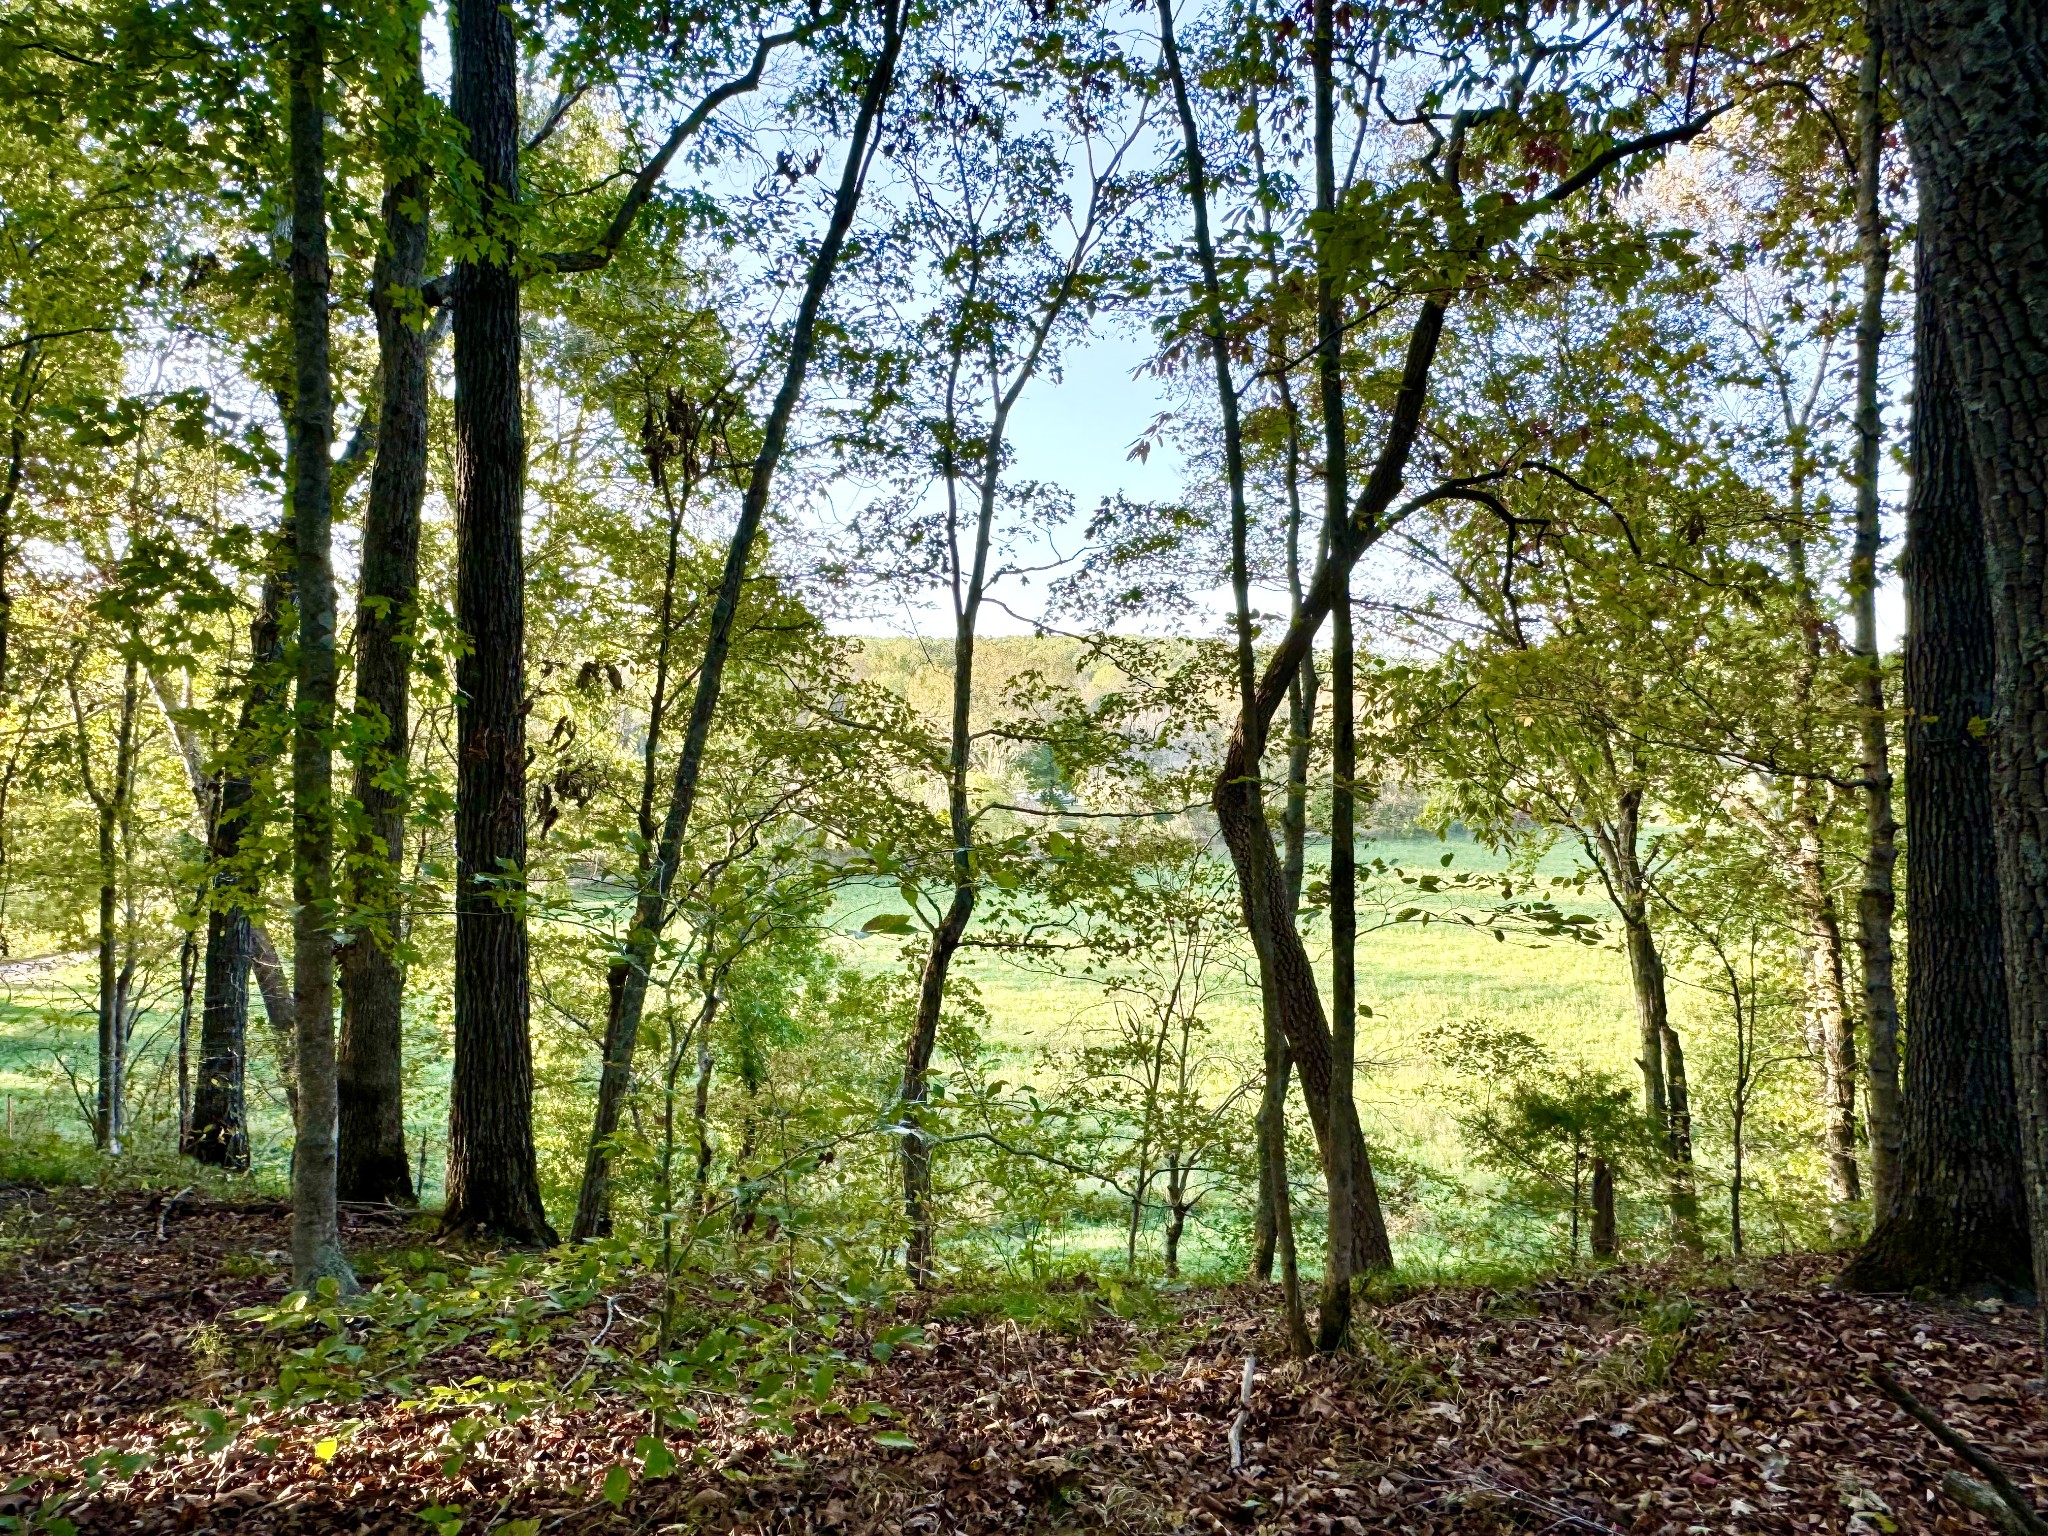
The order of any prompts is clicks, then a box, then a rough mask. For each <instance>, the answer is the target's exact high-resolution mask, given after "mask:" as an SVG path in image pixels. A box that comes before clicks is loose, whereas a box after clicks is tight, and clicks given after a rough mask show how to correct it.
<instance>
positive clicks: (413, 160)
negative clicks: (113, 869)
mask: <svg viewBox="0 0 2048 1536" xmlns="http://www.w3.org/2000/svg"><path fill="white" fill-rule="evenodd" d="M419 52H420V36H419V21H418V17H417V15H415V16H414V17H413V18H412V20H411V23H410V30H409V33H408V36H407V39H406V49H405V53H404V56H403V57H402V58H401V59H399V60H398V61H397V64H396V66H395V69H396V78H395V79H394V82H393V88H392V90H391V91H390V93H389V111H390V113H391V116H392V119H393V125H392V128H391V130H390V132H391V135H392V143H391V145H390V147H389V148H388V149H387V153H386V162H385V178H384V239H385V248H384V249H383V250H382V251H381V252H379V253H378V257H377V269H376V274H375V276H374V278H373V288H372V293H371V307H372V308H373V309H374V310H375V312H376V317H377V359H378V372H379V373H380V374H381V376H382V378H383V394H382V398H381V400H380V402H379V406H378V417H377V457H376V462H375V464H374V465H373V466H372V468H371V470H370V495H369V504H368V506H367V507H366V508H365V509H364V512H363V565H362V595H361V598H360V599H359V601H358V602H357V604H356V699H355V712H356V715H357V717H358V724H357V730H358V734H359V736H360V737H361V739H363V740H364V741H366V742H368V743H374V745H366V746H365V747H364V748H363V750H362V755H361V756H360V757H359V758H358V759H357V763H356V772H355V794H356V800H357V802H358V803H359V804H360V805H361V806H362V808H363V835H362V836H361V838H360V839H359V841H358V842H357V844H356V846H355V848H354V849H353V850H351V858H350V868H349V875H350V883H351V895H352V896H353V898H354V900H353V906H354V908H355V913H354V926H355V930H356V932H355V937H354V938H353V940H352V941H351V942H350V943H349V944H348V945H346V946H345V947H344V948H343V949H342V951H341V954H340V960H341V997H342V1011H341V1046H340V1053H339V1064H338V1065H339V1072H340V1083H339V1089H340V1101H341V1122H340V1125H341V1150H340V1163H339V1167H338V1170H337V1175H336V1179H337V1185H338V1187H339V1189H340V1192H341V1197H342V1198H343V1199H344V1200H372V1201H375V1200H384V1201H392V1202H395V1203H398V1204H402V1205H410V1204H411V1203H412V1202H413V1199H414V1192H413V1187H412V1170H411V1165H410V1163H409V1161H408V1159H407V1157H406V1150H405V1097H404V1078H403V1066H404V1062H403V1056H402V1048H401V1041H402V1038H403V1033H402V1026H403V1021H404V1001H405V973H404V970H403V968H402V966H401V965H400V963H399V960H398V956H397V954H396V952H395V951H396V948H397V944H398V941H399V938H400V936H401V925H402V921H403V914H402V911H401V903H400V898H399V889H400V869H401V863H402V858H403V854H404V850H405V791H404V783H405V773H406V758H407V746H408V743H409V727H410V714H409V709H408V706H409V704H410V684H411V673H412V657H411V625H412V609H413V603H414V599H415V596H416V594H417V588H418V578H419V542H420V501H421V498H422V497H423V496H424V495H425V492H426V483H427V337H426V333H425V332H424V331H423V330H422V329H421V328H420V327H419V326H418V325H417V324H416V323H415V321H416V319H418V318H421V314H420V311H419V309H418V302H417V298H416V297H415V295H416V293H417V290H418V288H419V286H420V284H421V282H422V281H423V280H424V279H425V276H426V260H427V194H428V177H427V168H426V166H425V164H424V163H423V161H422V160H421V158H420V149H419V147H418V145H417V143H416V142H415V141H416V139H417V133H416V132H415V131H414V129H413V126H412V125H413V124H415V123H416V122H417V118H418V114H419V113H420V111H421V108H422V94H423V93H422V89H421V85H420V74H419Z"/></svg>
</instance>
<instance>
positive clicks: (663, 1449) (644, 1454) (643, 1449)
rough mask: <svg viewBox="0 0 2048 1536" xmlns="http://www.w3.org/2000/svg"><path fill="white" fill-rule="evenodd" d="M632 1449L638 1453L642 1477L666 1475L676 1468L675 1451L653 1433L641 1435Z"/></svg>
mask: <svg viewBox="0 0 2048 1536" xmlns="http://www.w3.org/2000/svg"><path fill="white" fill-rule="evenodd" d="M633 1449H634V1450H635V1451H636V1452H638V1453H639V1456H640V1472H641V1475H642V1476H643V1477H667V1476H668V1475H669V1473H671V1472H673V1471H675V1469H676V1458H675V1453H674V1452H673V1451H671V1450H670V1449H669V1448H668V1447H667V1446H666V1445H664V1444H662V1442H661V1441H660V1440H658V1439H656V1438H655V1437H654V1436H653V1435H642V1436H641V1437H640V1438H639V1439H638V1440H635V1441H634V1442H633Z"/></svg>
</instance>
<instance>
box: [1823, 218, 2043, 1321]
mask: <svg viewBox="0 0 2048 1536" xmlns="http://www.w3.org/2000/svg"><path fill="white" fill-rule="evenodd" d="M1926 248H1927V242H1926V240H1925V238H1924V236H1923V239H1922V242H1921V255H1920V260H1921V263H1922V271H1921V274H1920V281H1919V312H1918V315H1917V316H1916V319H1915V325H1914V382H1913V445H1912V454H1913V459H1912V491H1911V494H1910V495H1909V496H1908V498H1907V501H1906V554H1905V560H1904V574H1905V590H1906V644H1905V653H1906V655H1905V660H1906V665H1905V687H1906V824H1907V827H1908V829H1909V832H1910V834H1911V838H1912V844H1911V848H1910V850H1909V851H1910V853H1911V857H1910V858H1909V859H1908V860H1907V862H1906V1003H1907V1008H1908V1012H1909V1016H1910V1017H1911V1019H1912V1024H1913V1027H1912V1030H1911V1031H1910V1032H1909V1033H1908V1034H1907V1036H1906V1062H1905V1067H1906V1095H1905V1113H1904V1121H1903V1124H1902V1126H1901V1132H1902V1135H1901V1137H1900V1143H1899V1152H1898V1162H1897V1183H1896V1184H1895V1186H1894V1191H1893V1198H1892V1200H1891V1201H1890V1203H1889V1204H1888V1205H1887V1206H1886V1208H1885V1209H1884V1210H1883V1211H1882V1212H1881V1213H1880V1214H1879V1216H1878V1219H1877V1222H1876V1224H1875V1226H1874V1227H1873V1228H1872V1230H1871V1234H1870V1240H1869V1241H1868V1242H1867V1243H1865V1244H1864V1246H1863V1248H1862V1251H1861V1252H1859V1253H1858V1254H1857V1255H1856V1256H1855V1258H1854V1259H1852V1260H1851V1261H1850V1262H1849V1265H1848V1267H1847V1268H1846V1269H1845V1270H1844V1271H1843V1273H1842V1284H1844V1285H1847V1286H1851V1287H1854V1288H1856V1289H1859V1290H1869V1291H1904V1290H1911V1289H1913V1288H1914V1287H1916V1286H1928V1287H1931V1288H1932V1289H1934V1290H1937V1291H1942V1292H1947V1293H1951V1294H1952V1293H1955V1292H1959V1291H1961V1290H1963V1289H1965V1288H1966V1287H1969V1286H1973V1285H1977V1284H1981V1283H1983V1282H1986V1281H1989V1282H1991V1283H1994V1284H1999V1285H2004V1286H2008V1287H2014V1288H2019V1287H2024V1286H2025V1285H2027V1284H2028V1282H2029V1280H2030V1278H2031V1268H2030V1266H2031V1259H2030V1256H2029V1255H2030V1250H2029V1248H2028V1244H2027V1225H2028V1222H2027V1206H2026V1196H2025V1191H2024V1188H2023V1186H2022V1183H2021V1177H2020V1161H2019V1144H2020V1141H2019V1122H2018V1120H2017V1118H2016V1116H2015V1113H2014V1108H2013V1075H2012V1033H2011V1030H2010V1028H2009V1027H2008V1024H2007V1019H2008V1010H2007V1005H2006V991H2005V971H2004V957H2003V950H2004V946H2003V944H2002V942H2001V940H2000V936H1999V924H1998V923H1997V921H1995V920H1994V918H1993V914H1994V913H1996V912H1997V910H1998V906H1999V895H1998V874H1997V850H1996V848H1995V846H1994V839H1993V834H1992V816H1991V761H1990V757H1989V754H1988V752H1987V749H1986V743H1985V742H1984V740H1983V738H1982V736H1981V735H1980V734H1979V725H1980V722H1982V721H1984V720H1986V719H1988V718H1990V715H1991V708H1992V693H1993V679H1994V669H1995V664H1996V663H1995V654H1994V650H1995V648H1994V641H1993V636H1992V628H1991V599H1990V592H1989V589H1988V587H1987V585H1986V581H1985V571H1984V539H1983V521H1982V518H1981V516H1980V514H1979V511H1978V503H1977V479H1976V473H1975V471H1974V469H1973V468H1972V466H1971V463H1970V455H1969V424H1968V422H1967V421H1966V420H1965V419H1964V416H1963V409H1962V402H1961V400H1960V399H1959V398H1958V396H1957V394H1956V384H1955V375H1954V373H1953V371H1952V369H1951V368H1950V366H1949V360H1948V349H1947V342H1946V338H1945V336H1944V333H1943V328H1942V324H1941V321H1940V317H1939V312H1938V311H1939V300H1938V299H1937V298H1936V296H1935V293H1934V290H1933V286H1932V284H1931V283H1930V282H1929V274H1928V273H1927V272H1926V270H1925V264H1926V260H1927V253H1926Z"/></svg>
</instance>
